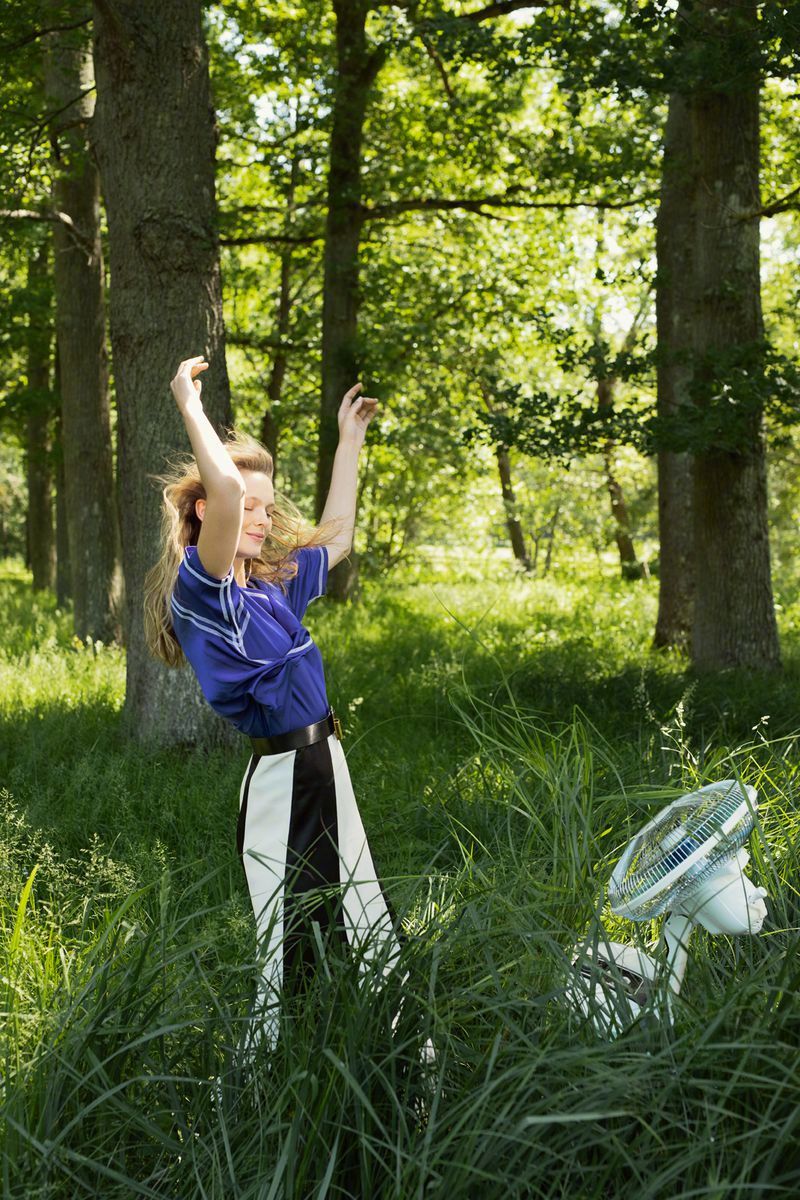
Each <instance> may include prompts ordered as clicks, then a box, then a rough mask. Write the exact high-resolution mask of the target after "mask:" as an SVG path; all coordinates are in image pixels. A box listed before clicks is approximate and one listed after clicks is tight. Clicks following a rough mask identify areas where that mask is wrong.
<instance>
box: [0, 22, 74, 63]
mask: <svg viewBox="0 0 800 1200" xmlns="http://www.w3.org/2000/svg"><path fill="white" fill-rule="evenodd" d="M91 19H92V18H91V17H84V18H83V20H81V21H73V22H72V24H71V25H49V26H48V27H47V28H46V29H32V30H31V32H30V33H26V34H25V37H23V38H20V40H19V41H18V42H0V54H10V53H11V51H12V50H21V49H22V47H23V46H27V45H29V44H30V42H35V41H36V40H37V38H40V37H45V36H46V35H47V34H48V33H67V32H68V31H69V30H70V29H80V27H81V26H82V25H88V24H89V23H90V21H91Z"/></svg>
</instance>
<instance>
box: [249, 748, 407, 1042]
mask: <svg viewBox="0 0 800 1200" xmlns="http://www.w3.org/2000/svg"><path fill="white" fill-rule="evenodd" d="M327 741H328V749H329V752H330V759H331V764H332V766H333V785H334V789H335V803H336V822H337V830H338V836H337V843H338V844H337V851H338V879H335V880H331V881H330V882H331V883H334V884H341V885H343V893H342V916H343V920H344V933H345V936H346V938H347V942H348V944H349V945H350V946H351V947H352V948H353V950H354V951H356V953H357V954H358V956H359V964H360V967H361V969H362V971H363V970H366V969H367V967H368V966H369V965H370V964H371V963H372V962H373V961H374V960H375V958H376V957H380V958H382V960H383V971H384V973H386V972H387V971H389V970H390V969H391V967H392V966H393V965H394V963H395V961H396V959H397V956H398V954H399V951H400V945H399V941H398V939H397V936H396V934H395V931H394V928H393V924H392V918H391V915H390V913H389V909H388V906H387V904H386V899H385V897H384V895H383V891H382V889H381V885H380V883H379V882H378V879H377V876H376V873H375V866H374V864H373V861H372V855H371V853H370V849H369V844H368V842H367V837H366V834H365V832H364V826H363V823H362V821H361V814H360V813H359V811H358V805H357V803H356V798H355V794H354V792H353V785H352V783H351V781H350V772H349V771H348V769H347V760H346V759H345V756H344V751H343V750H342V747H341V744H340V742H339V740H338V738H337V737H336V736H335V735H334V734H331V735H330V736H329V737H328V739H327ZM310 749H311V748H310ZM298 753H301V754H302V753H303V751H297V750H289V751H286V752H285V753H283V754H270V755H265V756H263V757H261V758H259V759H258V760H257V761H256V762H255V765H254V764H253V760H252V759H251V761H250V764H249V765H248V769H247V771H246V772H245V776H244V779H243V780H242V786H241V789H240V793H239V811H240V852H241V853H242V855H243V858H242V861H243V864H244V869H245V874H246V876H247V885H248V889H249V891H250V899H251V902H252V905H253V913H254V915H255V920H256V931H257V938H258V948H259V949H258V953H259V961H260V964H261V975H260V979H259V985H258V991H257V1009H258V1013H259V1017H260V1021H261V1027H260V1029H259V1031H258V1034H257V1035H256V1037H258V1036H264V1037H265V1038H266V1040H267V1041H268V1042H269V1044H270V1045H271V1046H274V1045H275V1042H276V1040H277V1036H278V1028H279V1006H280V993H281V990H282V987H283V982H284V981H283V940H284V899H285V880H286V873H287V855H288V854H289V853H290V852H291V848H290V846H289V840H290V827H291V819H292V801H293V791H294V781H295V760H296V757H297V754H298ZM245 802H246V806H247V807H246V810H245V813H244V821H243V828H242V827H241V825H242V815H243V814H242V806H243V804H244V803H245ZM387 943H388V944H387Z"/></svg>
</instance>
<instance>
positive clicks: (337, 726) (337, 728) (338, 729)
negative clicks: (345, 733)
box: [331, 709, 342, 741]
mask: <svg viewBox="0 0 800 1200" xmlns="http://www.w3.org/2000/svg"><path fill="white" fill-rule="evenodd" d="M331 716H332V717H333V732H334V733H335V734H336V737H337V739H338V740H339V741H341V740H342V722H341V721H340V720H339V718H338V717H337V715H336V713H335V712H334V711H333V709H331Z"/></svg>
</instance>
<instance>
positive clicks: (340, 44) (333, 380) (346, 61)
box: [316, 0, 385, 600]
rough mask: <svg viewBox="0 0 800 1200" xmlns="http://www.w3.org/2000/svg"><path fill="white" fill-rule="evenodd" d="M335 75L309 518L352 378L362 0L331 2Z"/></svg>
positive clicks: (372, 71) (340, 577) (346, 573)
mask: <svg viewBox="0 0 800 1200" xmlns="http://www.w3.org/2000/svg"><path fill="white" fill-rule="evenodd" d="M333 6H334V10H335V13H336V56H337V72H338V73H337V79H336V93H335V96H334V102H333V117H332V127H331V145H330V161H329V167H328V211H327V217H326V223H325V254H324V275H323V298H322V394H321V402H320V420H319V450H318V456H317V489H316V515H317V519H318V520H319V518H320V516H321V515H322V510H323V508H324V507H325V499H326V496H327V493H328V487H329V486H330V480H331V472H332V469H333V458H334V455H335V453H336V446H337V444H338V440H339V429H338V422H337V413H338V411H339V405H340V404H341V402H342V396H343V395H344V393H345V392H346V391H347V389H348V388H349V387H352V385H353V384H354V383H355V382H356V380H357V379H358V377H359V374H360V369H361V363H360V352H359V346H358V306H359V294H358V267H359V262H358V260H359V246H360V242H361V229H362V225H363V220H364V215H363V209H362V204H361V154H362V144H363V136H364V119H365V116H366V109H367V99H368V96H369V90H370V88H371V86H372V83H373V81H374V79H375V76H376V75H377V73H378V71H379V70H380V67H381V65H382V63H383V58H384V54H385V51H384V50H383V49H382V48H378V49H373V50H372V51H370V50H369V48H368V44H367V36H366V20H367V13H368V11H369V7H370V5H369V0H334V5H333ZM356 576H357V565H356V562H355V555H351V560H350V561H349V562H348V560H347V559H345V560H343V561H342V562H341V563H340V564H339V565H338V566H337V567H335V568H334V569H333V571H332V572H331V576H330V581H329V583H328V594H329V595H331V596H333V597H334V598H335V599H338V600H344V599H346V598H347V597H348V595H350V594H351V593H352V590H353V587H354V584H355V579H356Z"/></svg>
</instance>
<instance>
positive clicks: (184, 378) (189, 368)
mask: <svg viewBox="0 0 800 1200" xmlns="http://www.w3.org/2000/svg"><path fill="white" fill-rule="evenodd" d="M207 370H208V363H207V362H206V361H205V359H204V357H203V355H202V354H199V355H198V356H197V358H186V359H184V360H183V362H182V363H181V365H180V366H179V367H178V369H177V371H176V372H175V378H174V379H173V380H172V381H171V383H170V385H169V386H170V387H171V388H172V394H173V396H174V397H175V403H176V404H177V405H178V408H180V409H182V408H183V407H184V406H185V405H186V404H188V403H189V401H190V400H194V399H195V398H199V396H200V392H201V391H202V387H203V385H202V384H201V382H200V380H199V379H196V378H195V376H196V375H199V374H200V372H201V371H207Z"/></svg>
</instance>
